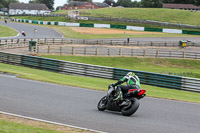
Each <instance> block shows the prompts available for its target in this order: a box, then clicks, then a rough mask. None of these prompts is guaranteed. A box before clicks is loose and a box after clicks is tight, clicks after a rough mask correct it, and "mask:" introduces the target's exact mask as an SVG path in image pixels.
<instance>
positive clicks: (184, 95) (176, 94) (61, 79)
mask: <svg viewBox="0 0 200 133" xmlns="http://www.w3.org/2000/svg"><path fill="white" fill-rule="evenodd" d="M0 71H1V72H7V73H12V74H17V75H18V77H21V78H26V79H33V80H38V81H43V82H50V83H55V84H62V85H69V86H76V87H82V88H89V89H96V90H103V91H106V90H107V86H108V85H109V84H111V83H115V82H116V81H115V80H109V79H103V78H94V77H83V76H72V75H65V74H60V73H54V72H49V71H42V70H38V69H32V68H27V67H21V66H14V65H9V64H2V63H0ZM77 81H78V82H77ZM142 88H144V89H146V90H147V96H150V97H157V98H166V99H175V100H180V101H188V102H196V103H200V94H199V93H194V92H187V91H180V90H173V89H166V88H160V87H155V86H149V85H142Z"/></svg>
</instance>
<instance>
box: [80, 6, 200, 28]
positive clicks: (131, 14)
mask: <svg viewBox="0 0 200 133" xmlns="http://www.w3.org/2000/svg"><path fill="white" fill-rule="evenodd" d="M81 11H82V12H86V13H88V11H87V10H81ZM90 12H91V15H88V16H93V17H99V16H100V15H103V16H104V17H112V18H126V19H138V20H154V21H161V22H170V23H177V24H189V25H198V26H199V25H200V12H190V11H189V10H178V9H173V10H172V9H164V8H99V9H96V10H90Z"/></svg>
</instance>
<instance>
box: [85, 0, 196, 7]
mask: <svg viewBox="0 0 200 133" xmlns="http://www.w3.org/2000/svg"><path fill="white" fill-rule="evenodd" d="M86 1H87V0H86ZM104 3H107V4H108V5H110V6H123V7H130V8H131V7H147V8H160V7H162V4H163V3H172V4H193V5H196V6H200V0H141V1H136V0H135V1H132V0H117V2H115V1H114V0H104Z"/></svg>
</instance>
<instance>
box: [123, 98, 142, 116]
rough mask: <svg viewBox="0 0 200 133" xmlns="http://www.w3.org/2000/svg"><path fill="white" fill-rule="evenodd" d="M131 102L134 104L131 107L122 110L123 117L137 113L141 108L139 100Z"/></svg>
mask: <svg viewBox="0 0 200 133" xmlns="http://www.w3.org/2000/svg"><path fill="white" fill-rule="evenodd" d="M131 102H132V103H131V105H130V107H128V108H126V106H124V107H123V108H122V109H121V112H122V115H124V116H130V115H132V114H134V113H135V112H136V111H137V109H138V108H139V105H140V103H139V100H138V99H136V98H134V99H132V100H131Z"/></svg>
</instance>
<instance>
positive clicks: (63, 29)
mask: <svg viewBox="0 0 200 133" xmlns="http://www.w3.org/2000/svg"><path fill="white" fill-rule="evenodd" d="M42 26H45V27H48V28H51V29H54V30H57V31H59V32H61V33H62V34H63V35H64V37H67V38H78V39H109V38H111V39H112V38H137V37H198V36H197V35H186V34H173V33H161V32H159V33H158V34H155V33H152V34H145V33H148V31H144V33H143V34H131V33H130V34H125V35H124V32H126V31H127V30H122V29H112V30H121V31H123V33H122V34H85V33H80V32H75V31H74V30H72V29H71V28H70V27H64V26H52V25H51V26H49V25H42ZM88 28H89V27H88Z"/></svg>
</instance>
